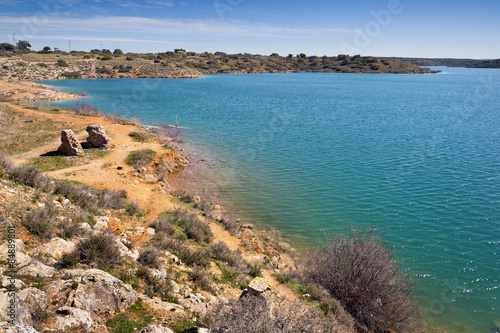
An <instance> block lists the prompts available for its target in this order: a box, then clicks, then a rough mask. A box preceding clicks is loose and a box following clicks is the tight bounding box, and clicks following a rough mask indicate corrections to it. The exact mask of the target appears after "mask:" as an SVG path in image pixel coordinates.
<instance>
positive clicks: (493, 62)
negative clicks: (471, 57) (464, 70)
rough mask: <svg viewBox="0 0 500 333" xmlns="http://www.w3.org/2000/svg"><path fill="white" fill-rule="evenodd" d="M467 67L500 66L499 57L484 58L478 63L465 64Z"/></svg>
mask: <svg viewBox="0 0 500 333" xmlns="http://www.w3.org/2000/svg"><path fill="white" fill-rule="evenodd" d="M467 67H474V68H500V59H495V60H486V61H482V62H480V63H478V64H474V65H473V66H467Z"/></svg>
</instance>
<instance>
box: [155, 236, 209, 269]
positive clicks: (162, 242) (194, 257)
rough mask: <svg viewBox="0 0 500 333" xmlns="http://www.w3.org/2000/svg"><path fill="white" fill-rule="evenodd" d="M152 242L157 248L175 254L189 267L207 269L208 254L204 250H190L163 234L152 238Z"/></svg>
mask: <svg viewBox="0 0 500 333" xmlns="http://www.w3.org/2000/svg"><path fill="white" fill-rule="evenodd" d="M152 242H153V243H154V244H155V245H156V246H157V247H159V248H161V249H164V250H168V251H170V252H173V253H174V254H176V255H177V256H178V257H179V259H180V260H182V261H183V262H184V263H185V264H187V265H189V266H202V267H207V266H208V265H209V264H210V260H209V259H210V253H208V251H207V250H205V249H197V250H195V249H192V248H190V247H188V246H186V245H184V244H183V242H182V241H180V240H178V239H173V238H172V237H170V236H169V235H168V234H166V233H164V232H158V233H156V234H155V235H154V236H153V239H152Z"/></svg>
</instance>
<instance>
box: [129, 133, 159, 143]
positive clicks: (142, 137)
mask: <svg viewBox="0 0 500 333" xmlns="http://www.w3.org/2000/svg"><path fill="white" fill-rule="evenodd" d="M128 136H130V137H131V138H132V139H133V140H134V141H137V142H146V141H148V140H149V139H151V138H153V136H152V135H151V134H148V133H143V132H137V131H132V132H130V133H129V134H128Z"/></svg>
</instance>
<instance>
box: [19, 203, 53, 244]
mask: <svg viewBox="0 0 500 333" xmlns="http://www.w3.org/2000/svg"><path fill="white" fill-rule="evenodd" d="M57 215H58V209H57V207H56V206H55V205H54V204H53V203H46V204H45V205H44V206H42V207H39V208H37V209H35V210H32V211H30V212H28V214H26V217H25V218H24V219H23V221H22V222H21V224H22V225H23V226H24V227H26V229H28V231H29V232H30V233H31V234H32V235H35V236H38V238H39V239H40V240H49V239H50V238H52V236H53V234H54V232H53V231H54V228H55V226H56V220H55V218H56V217H57Z"/></svg>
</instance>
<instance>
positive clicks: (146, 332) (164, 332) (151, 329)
mask: <svg viewBox="0 0 500 333" xmlns="http://www.w3.org/2000/svg"><path fill="white" fill-rule="evenodd" d="M141 333H174V331H172V330H171V329H170V328H167V327H163V326H161V325H149V326H148V327H144V328H143V329H142V330H141Z"/></svg>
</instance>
